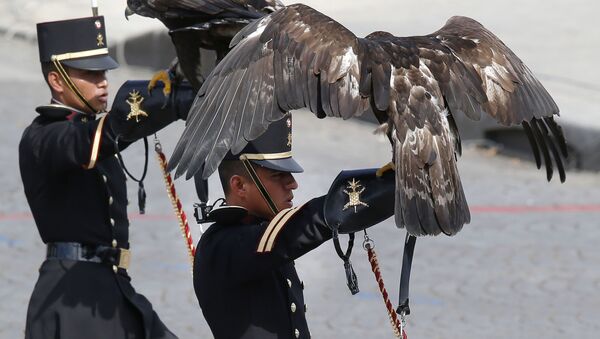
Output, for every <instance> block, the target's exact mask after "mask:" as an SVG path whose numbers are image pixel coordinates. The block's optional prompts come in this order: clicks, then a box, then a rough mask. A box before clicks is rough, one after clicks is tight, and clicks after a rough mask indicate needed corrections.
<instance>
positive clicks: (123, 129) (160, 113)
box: [109, 80, 196, 141]
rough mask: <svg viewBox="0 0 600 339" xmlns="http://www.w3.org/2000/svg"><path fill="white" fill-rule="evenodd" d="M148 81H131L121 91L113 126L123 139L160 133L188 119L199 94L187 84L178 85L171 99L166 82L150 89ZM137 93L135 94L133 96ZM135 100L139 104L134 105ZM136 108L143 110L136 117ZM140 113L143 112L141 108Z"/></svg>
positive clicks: (114, 105)
mask: <svg viewBox="0 0 600 339" xmlns="http://www.w3.org/2000/svg"><path fill="white" fill-rule="evenodd" d="M147 88H148V81H145V80H144V81H142V80H130V81H127V82H125V83H124V84H123V85H122V86H121V87H120V88H119V91H118V92H117V95H116V96H115V100H114V102H113V105H112V107H111V110H110V113H109V116H110V125H111V128H112V129H113V131H114V132H115V134H116V135H120V137H119V140H127V141H135V140H138V139H141V138H143V137H145V136H148V135H151V134H154V133H156V132H157V131H159V130H161V129H162V128H164V127H165V126H167V125H169V124H170V123H172V122H173V121H176V120H178V119H183V120H185V119H186V118H187V114H188V111H189V109H190V107H191V105H192V102H193V101H194V99H195V97H196V93H195V91H194V90H193V88H192V87H191V86H190V85H189V84H188V83H187V82H184V83H181V84H179V85H174V86H173V88H172V92H171V94H170V95H169V97H168V98H165V96H164V95H163V92H162V85H160V86H157V87H156V88H154V90H153V91H152V93H149V92H148V89H147ZM133 93H135V97H132V95H133ZM132 103H136V104H135V105H132ZM135 108H139V110H141V111H143V113H142V114H140V115H138V116H137V117H134V116H132V115H130V114H131V113H136V112H135V111H134V110H135ZM138 113H139V111H138Z"/></svg>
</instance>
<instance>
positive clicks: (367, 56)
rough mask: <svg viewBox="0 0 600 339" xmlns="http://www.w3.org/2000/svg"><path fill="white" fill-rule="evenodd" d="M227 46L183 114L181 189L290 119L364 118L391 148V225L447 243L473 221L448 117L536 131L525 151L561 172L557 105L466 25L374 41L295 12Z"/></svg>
mask: <svg viewBox="0 0 600 339" xmlns="http://www.w3.org/2000/svg"><path fill="white" fill-rule="evenodd" d="M469 34H472V35H469ZM233 44H237V46H236V47H235V48H234V49H233V50H232V51H231V52H230V53H229V55H228V56H227V57H226V58H225V59H224V60H223V61H222V62H221V63H220V64H219V65H218V66H217V67H216V68H215V70H214V71H213V73H212V74H211V75H210V76H209V77H208V78H207V80H206V82H205V83H204V85H203V87H202V88H201V90H200V91H199V94H198V97H197V99H196V102H195V103H194V105H193V107H192V109H191V111H190V115H189V116H188V122H187V126H186V129H185V131H184V133H183V135H182V137H181V138H180V140H179V142H178V144H177V147H176V149H175V152H174V154H173V157H172V159H171V161H170V163H169V168H170V169H174V168H175V167H176V168H177V171H176V177H177V176H180V175H181V174H183V173H186V172H187V177H188V178H189V177H191V176H192V175H193V174H194V173H195V172H197V171H198V170H199V169H200V168H201V166H202V165H203V164H204V165H205V167H204V172H203V175H204V177H207V176H208V175H210V174H211V173H212V172H213V171H214V170H215V169H216V167H217V166H218V164H219V163H220V161H221V160H222V159H223V157H224V156H225V154H226V152H227V151H228V150H231V151H232V152H234V153H237V152H239V151H240V150H241V149H242V148H243V147H244V146H245V145H246V143H247V140H252V139H255V138H257V137H258V136H259V135H260V134H261V133H263V132H264V131H265V130H266V128H267V126H268V125H269V123H270V122H272V121H275V120H277V119H280V118H281V117H283V114H284V113H285V112H286V111H288V110H293V109H298V108H302V107H307V108H309V109H310V110H311V111H312V112H313V113H315V114H316V115H317V116H318V117H324V116H336V117H342V118H344V119H346V118H350V117H352V116H355V115H359V114H362V113H363V112H365V111H367V110H369V111H372V112H373V113H374V114H375V116H376V117H377V118H378V120H379V121H380V122H381V123H386V124H387V134H388V136H389V137H390V139H391V141H392V143H393V147H394V161H395V164H396V189H397V196H396V212H395V214H396V224H397V225H398V226H400V227H404V226H405V227H406V228H407V231H408V232H409V233H411V234H413V235H425V234H430V235H435V234H439V233H441V232H443V233H445V234H448V235H452V234H455V233H457V232H458V231H459V230H460V229H461V228H462V226H463V225H464V224H465V223H468V222H469V221H470V214H469V210H468V206H467V203H466V199H465V197H464V192H463V189H462V185H461V182H460V178H459V176H458V170H457V167H456V152H457V151H458V152H459V151H460V140H459V137H458V133H457V129H456V126H455V124H454V120H453V118H452V115H451V114H452V113H453V112H454V113H456V112H459V111H462V112H464V114H466V115H467V116H469V117H471V118H474V119H478V118H479V117H480V115H481V112H486V113H488V114H490V115H492V116H493V117H495V118H496V119H497V120H499V122H501V123H503V124H516V123H523V124H524V126H525V127H531V126H535V127H538V129H534V128H531V130H532V131H533V132H532V133H534V134H535V133H538V132H539V134H540V135H539V136H538V137H536V136H534V137H533V138H532V141H533V142H535V143H534V146H535V147H538V146H539V147H540V148H541V149H542V152H543V153H544V152H545V154H548V152H549V151H548V149H550V150H551V151H552V152H553V153H555V159H556V160H557V163H560V156H559V154H556V152H555V150H556V147H555V145H556V144H558V147H560V148H561V150H562V149H563V146H564V137H563V136H562V134H561V133H560V127H558V125H556V123H554V121H553V120H552V116H553V115H554V114H556V113H558V109H557V108H556V105H555V104H554V102H553V101H552V99H551V98H550V96H549V95H548V93H547V92H546V91H545V90H544V89H543V87H542V86H541V85H540V84H539V82H538V81H537V80H536V79H535V78H534V77H533V76H532V75H531V72H530V71H529V70H528V69H527V68H526V67H525V66H524V65H523V64H522V62H521V61H520V60H519V59H518V58H517V57H516V56H514V54H512V52H510V50H508V48H507V47H506V46H504V45H503V44H502V42H501V41H500V40H498V39H497V38H496V37H495V36H493V35H492V34H491V33H490V32H489V31H487V30H485V28H483V27H482V26H481V25H479V24H478V23H477V22H475V21H473V20H471V19H467V18H453V19H451V20H450V21H449V22H448V24H447V25H446V26H444V27H443V28H442V29H441V30H439V31H438V32H436V33H434V34H432V35H429V36H423V37H409V38H398V37H394V36H393V35H391V34H389V33H385V32H376V33H373V34H371V35H369V36H367V37H366V38H364V39H359V38H357V37H355V36H354V34H352V33H351V32H350V31H348V30H347V29H346V28H344V27H343V26H341V25H340V24H338V23H337V22H335V21H334V20H332V19H331V18H329V17H327V16H325V15H323V14H321V13H319V12H317V11H315V10H314V9H312V8H310V7H307V6H304V5H300V4H298V5H293V6H289V7H287V8H285V9H283V10H280V11H278V12H276V13H274V14H272V15H270V16H268V17H265V18H262V19H260V20H258V21H256V22H254V23H253V24H251V25H249V26H247V27H246V28H244V29H243V30H242V31H241V32H240V33H239V34H238V35H237V36H236V37H235V38H234V41H233ZM482 51H487V52H485V53H488V54H489V55H491V57H489V58H487V59H486V58H485V57H484V56H485V55H488V54H485V53H484V52H482ZM499 55H503V56H504V57H503V58H500V57H499ZM499 65H500V66H499ZM505 70H506V71H505ZM515 109H516V110H518V112H512V111H513V110H515ZM542 124H543V125H542ZM540 126H542V127H540ZM544 127H547V128H546V129H544ZM548 130H551V131H552V132H554V133H555V134H554V136H555V138H554V139H553V138H552V137H551V136H550V135H549V133H548ZM548 140H552V141H553V143H548V142H546V141H548ZM553 145H554V146H553ZM553 147H554V148H553ZM536 149H537V148H536ZM553 149H554V150H553ZM544 150H545V151H544ZM538 158H539V157H538ZM546 165H547V166H551V162H550V163H549V162H546ZM559 169H560V166H559ZM549 173H551V172H549ZM563 176H564V172H563V171H561V179H562V178H563ZM549 177H550V174H549Z"/></svg>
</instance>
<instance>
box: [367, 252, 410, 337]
mask: <svg viewBox="0 0 600 339" xmlns="http://www.w3.org/2000/svg"><path fill="white" fill-rule="evenodd" d="M366 250H367V254H368V256H369V262H370V263H371V270H372V271H373V274H375V280H377V285H378V286H379V291H380V292H381V296H382V297H383V302H384V304H385V308H386V309H387V312H388V317H389V318H390V323H391V324H392V328H393V330H394V335H395V336H396V338H400V337H402V338H403V339H407V336H406V332H405V331H404V329H403V328H402V327H403V326H402V324H401V323H400V320H399V319H398V315H397V314H396V311H395V310H394V307H393V306H392V302H391V301H390V298H389V296H388V292H387V290H386V288H385V285H384V284H383V277H382V276H381V271H380V270H379V261H377V254H376V253H375V250H374V249H373V246H366ZM400 333H402V336H400Z"/></svg>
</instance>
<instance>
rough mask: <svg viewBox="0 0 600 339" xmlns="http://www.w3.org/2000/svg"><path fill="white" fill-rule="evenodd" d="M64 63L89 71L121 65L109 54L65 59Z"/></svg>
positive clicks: (103, 69)
mask: <svg viewBox="0 0 600 339" xmlns="http://www.w3.org/2000/svg"><path fill="white" fill-rule="evenodd" d="M62 63H63V65H65V66H68V67H72V68H77V69H85V70H88V71H105V70H108V69H115V68H117V67H119V64H118V63H117V62H116V61H115V60H114V59H113V58H112V57H111V56H110V55H108V54H106V55H99V56H92V57H87V58H78V59H69V60H63V61H62Z"/></svg>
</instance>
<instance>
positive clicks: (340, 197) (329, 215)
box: [323, 168, 396, 233]
mask: <svg viewBox="0 0 600 339" xmlns="http://www.w3.org/2000/svg"><path fill="white" fill-rule="evenodd" d="M376 172H377V169H376V168H372V169H359V170H350V171H341V172H340V174H338V176H337V177H336V178H335V180H334V181H333V184H332V185H331V187H330V188H329V192H328V193H327V196H326V197H325V205H324V211H323V214H324V216H325V222H326V224H327V226H328V227H329V228H331V229H332V230H334V229H338V232H339V233H353V232H357V231H361V230H363V229H366V228H368V227H371V226H373V225H375V224H377V223H380V222H382V221H383V220H385V219H387V218H389V217H391V216H392V215H394V194H395V187H396V185H395V179H394V171H391V170H390V171H386V172H384V173H383V175H382V176H381V177H378V176H377V175H376Z"/></svg>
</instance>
